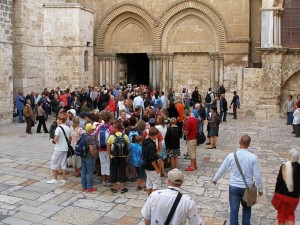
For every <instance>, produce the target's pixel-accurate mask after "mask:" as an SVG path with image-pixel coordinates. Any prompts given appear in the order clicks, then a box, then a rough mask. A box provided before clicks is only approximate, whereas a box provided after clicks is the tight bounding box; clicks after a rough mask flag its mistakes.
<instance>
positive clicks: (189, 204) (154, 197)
mask: <svg viewBox="0 0 300 225" xmlns="http://www.w3.org/2000/svg"><path fill="white" fill-rule="evenodd" d="M183 182H184V175H183V173H182V172H181V171H180V170H178V169H173V170H171V171H170V172H169V173H168V179H167V184H168V188H167V189H164V190H159V191H154V192H152V194H151V195H150V197H148V199H147V201H146V203H145V205H144V207H143V208H142V216H143V218H144V222H145V224H146V225H150V224H157V225H163V224H174V225H177V224H186V222H187V219H188V220H189V224H190V225H201V224H202V219H201V217H200V215H199V213H198V209H197V207H196V203H195V202H194V200H192V198H191V197H189V196H188V195H186V194H182V193H181V189H180V187H181V185H182V183H183ZM176 199H178V200H179V201H178V200H177V201H176ZM175 202H176V203H175ZM174 206H175V210H172V208H173V207H174Z"/></svg>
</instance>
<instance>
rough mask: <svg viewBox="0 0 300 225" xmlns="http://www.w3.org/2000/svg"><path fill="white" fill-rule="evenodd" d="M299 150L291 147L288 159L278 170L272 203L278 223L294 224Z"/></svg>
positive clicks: (299, 192) (299, 187)
mask: <svg viewBox="0 0 300 225" xmlns="http://www.w3.org/2000/svg"><path fill="white" fill-rule="evenodd" d="M298 161H299V152H298V151H297V150H296V149H293V148H292V149H291V150H290V151H289V153H288V161H287V162H286V163H284V164H283V165H282V166H281V167H280V170H279V174H278V177H277V182H276V187H275V195H274V198H273V200H272V204H273V205H274V207H275V209H276V210H277V213H278V214H277V220H278V224H279V225H285V224H286V225H294V224H295V213H294V212H295V209H296V208H297V205H298V203H299V197H300V164H299V163H298Z"/></svg>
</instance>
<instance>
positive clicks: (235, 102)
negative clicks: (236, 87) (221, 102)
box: [229, 91, 240, 120]
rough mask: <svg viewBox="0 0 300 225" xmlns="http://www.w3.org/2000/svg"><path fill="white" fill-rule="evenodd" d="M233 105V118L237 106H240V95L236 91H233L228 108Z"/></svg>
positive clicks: (235, 117)
mask: <svg viewBox="0 0 300 225" xmlns="http://www.w3.org/2000/svg"><path fill="white" fill-rule="evenodd" d="M232 105H233V119H235V120H236V119H237V108H239V107H240V97H239V96H238V95H237V94H236V91H234V92H233V98H232V101H231V103H230V106H229V108H231V106H232Z"/></svg>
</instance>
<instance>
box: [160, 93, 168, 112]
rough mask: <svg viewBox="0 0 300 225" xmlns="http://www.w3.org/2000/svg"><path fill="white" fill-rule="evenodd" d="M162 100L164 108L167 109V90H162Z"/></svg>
mask: <svg viewBox="0 0 300 225" xmlns="http://www.w3.org/2000/svg"><path fill="white" fill-rule="evenodd" d="M160 100H161V102H162V108H163V109H166V108H167V99H166V97H165V92H163V91H161V92H160Z"/></svg>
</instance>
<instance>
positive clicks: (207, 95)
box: [205, 92, 211, 103]
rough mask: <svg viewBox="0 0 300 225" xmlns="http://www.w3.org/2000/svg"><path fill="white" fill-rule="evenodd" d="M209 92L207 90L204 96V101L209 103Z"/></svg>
mask: <svg viewBox="0 0 300 225" xmlns="http://www.w3.org/2000/svg"><path fill="white" fill-rule="evenodd" d="M210 94H211V93H208V92H207V93H206V96H205V102H206V103H211V96H210Z"/></svg>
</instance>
